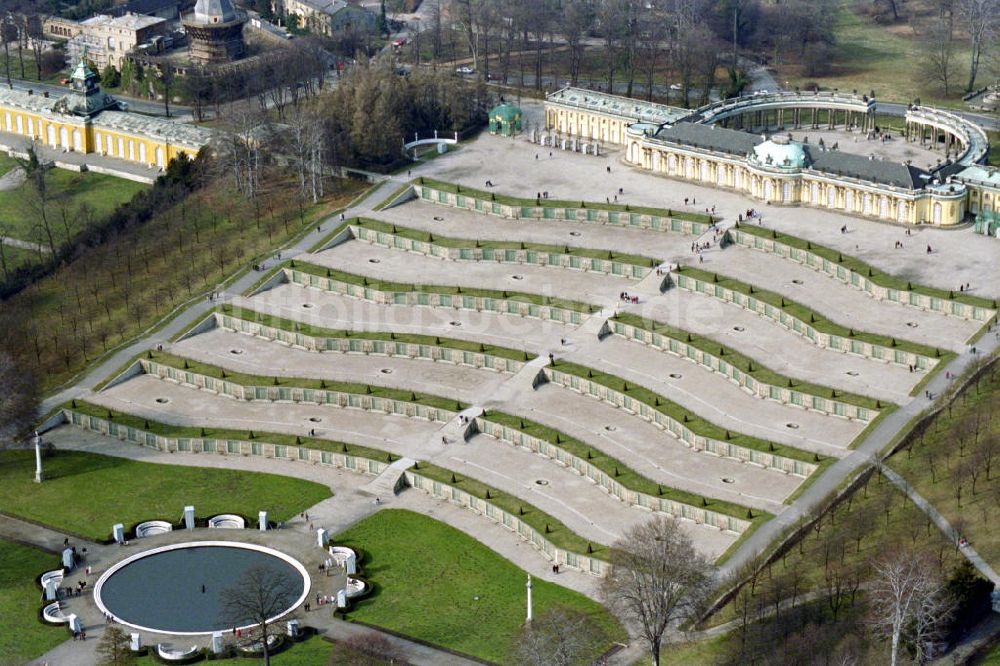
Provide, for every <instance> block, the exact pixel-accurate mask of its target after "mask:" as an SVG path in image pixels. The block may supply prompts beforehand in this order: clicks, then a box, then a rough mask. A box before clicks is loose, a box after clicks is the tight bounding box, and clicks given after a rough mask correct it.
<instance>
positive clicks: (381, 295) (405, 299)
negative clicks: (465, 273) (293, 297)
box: [284, 268, 587, 325]
mask: <svg viewBox="0 0 1000 666" xmlns="http://www.w3.org/2000/svg"><path fill="white" fill-rule="evenodd" d="M284 273H285V276H286V278H287V279H288V280H289V281H290V282H291V283H292V284H298V285H302V286H305V287H313V288H315V289H322V290H324V291H329V292H333V293H336V294H343V295H345V296H351V297H353V298H359V299H362V300H366V301H369V302H372V303H378V304H380V305H408V306H416V305H426V306H430V307H441V308H452V309H455V310H475V311H478V312H495V313H497V314H510V315H517V316H520V317H532V318H535V319H542V320H550V321H558V322H561V323H563V324H573V325H578V324H581V323H583V319H584V317H586V316H587V315H586V314H585V313H583V312H580V311H577V310H570V309H568V308H562V307H558V306H555V305H543V304H536V303H531V302H528V301H518V300H509V299H505V298H493V297H489V296H474V295H467V294H447V293H435V292H434V291H427V290H433V287H432V286H428V287H426V289H427V290H423V291H380V290H378V289H375V288H373V287H370V286H365V285H359V284H354V283H351V282H344V281H342V280H338V279H336V278H333V277H323V276H321V275H314V274H312V273H306V272H304V271H300V270H296V269H294V268H285V269H284Z"/></svg>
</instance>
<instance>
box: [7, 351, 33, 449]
mask: <svg viewBox="0 0 1000 666" xmlns="http://www.w3.org/2000/svg"><path fill="white" fill-rule="evenodd" d="M7 335H10V331H8V333H7ZM0 386H3V390H0V448H4V447H6V446H9V445H11V444H13V443H14V442H16V441H18V440H19V439H21V438H22V437H24V436H25V435H27V434H28V432H29V431H30V429H31V426H32V424H33V423H34V421H35V415H36V413H37V411H38V390H37V387H36V386H35V379H34V375H33V374H32V372H31V370H30V369H29V368H28V367H26V366H25V365H24V364H22V363H21V362H20V361H19V359H17V358H15V357H14V356H13V355H11V354H10V353H9V352H7V351H6V350H3V349H0Z"/></svg>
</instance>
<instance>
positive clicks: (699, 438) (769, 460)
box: [542, 366, 817, 477]
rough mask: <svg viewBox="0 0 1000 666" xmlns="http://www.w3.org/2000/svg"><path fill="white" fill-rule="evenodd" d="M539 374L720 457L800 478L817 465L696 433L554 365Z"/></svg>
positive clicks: (619, 393)
mask: <svg viewBox="0 0 1000 666" xmlns="http://www.w3.org/2000/svg"><path fill="white" fill-rule="evenodd" d="M542 373H543V374H544V375H545V378H546V379H547V380H548V381H550V382H552V383H553V384H558V385H559V386H565V387H567V388H570V389H573V390H574V391H577V392H578V393H581V394H583V395H589V396H591V397H592V398H597V399H598V400H603V401H605V402H608V403H611V404H612V405H614V406H615V407H620V408H622V409H625V410H627V411H629V412H632V413H633V414H636V415H637V416H639V417H640V418H643V419H645V420H646V421H649V422H650V423H652V424H654V425H657V426H659V427H660V428H663V429H664V430H667V431H669V432H670V433H671V434H673V435H674V436H675V437H677V438H678V439H679V440H680V441H682V442H684V443H685V444H686V445H687V446H689V447H691V448H693V449H694V450H695V451H707V452H708V453H714V454H715V455H717V456H720V457H723V458H734V459H736V460H739V461H740V462H748V463H753V464H756V465H760V466H761V467H764V468H769V469H775V470H778V471H781V472H785V473H786V474H794V475H795V476H801V477H807V476H809V475H810V474H812V473H813V472H814V471H816V467H817V466H816V465H815V464H813V463H808V462H804V461H802V460H795V459H793V458H786V457H784V456H779V455H775V454H773V453H769V452H766V451H758V450H757V449H751V448H747V447H744V446H739V445H737V444H733V443H731V442H724V441H720V440H716V439H711V438H709V437H705V436H703V435H698V434H696V433H695V432H693V431H692V430H691V429H690V428H688V427H687V426H685V425H684V424H683V423H681V422H680V421H678V420H677V419H674V418H672V417H670V416H667V415H666V414H664V413H663V412H661V411H660V410H658V409H656V408H655V407H654V406H652V405H647V404H646V403H644V402H641V401H639V400H636V399H635V398H632V397H631V396H628V395H625V394H624V393H622V392H621V391H616V390H614V389H610V388H608V387H607V386H605V385H603V384H600V383H598V382H595V381H591V380H589V379H586V378H584V377H579V376H577V375H572V374H569V373H566V372H561V371H560V370H559V369H558V366H557V367H556V368H552V367H545V368H542Z"/></svg>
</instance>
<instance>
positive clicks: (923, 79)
mask: <svg viewBox="0 0 1000 666" xmlns="http://www.w3.org/2000/svg"><path fill="white" fill-rule="evenodd" d="M841 4H842V6H841V9H840V12H839V14H838V21H837V24H836V27H835V28H834V34H835V37H836V40H837V45H836V47H835V49H834V54H833V58H832V64H831V73H830V75H829V76H806V75H805V73H804V72H802V70H801V68H800V67H799V66H798V63H799V58H798V57H794V56H789V57H788V58H787V59H786V62H785V63H779V64H778V66H777V70H778V71H777V74H776V78H777V79H778V81H779V83H780V84H781V85H784V83H785V81H788V83H789V84H790V85H791V86H796V85H798V86H802V85H804V84H806V83H807V82H809V81H815V82H816V83H818V84H819V85H820V86H821V87H822V88H824V89H828V90H832V89H834V88H839V89H840V90H841V91H851V90H857V91H858V93H864V94H868V92H869V91H870V90H874V91H875V95H876V97H877V98H878V99H885V100H887V101H888V100H892V101H895V102H904V103H905V102H912V101H913V99H914V98H916V97H919V98H920V100H921V102H923V103H924V104H936V105H950V106H961V105H962V102H961V95H962V87H963V86H964V85H965V82H966V80H967V79H968V75H969V49H968V41H967V40H965V39H962V38H961V37H960V36H956V41H955V74H954V80H953V85H952V88H951V90H950V95H949V97H947V98H945V97H944V96H943V94H942V92H941V91H939V90H937V89H936V86H935V84H934V82H932V81H930V80H929V79H930V77H929V76H928V75H927V74H926V71H925V69H924V66H923V65H922V64H921V57H922V54H921V47H922V46H923V44H922V42H921V36H920V35H917V34H914V31H913V30H912V29H911V28H910V26H908V25H907V24H906V23H904V22H900V23H898V24H895V25H889V26H886V25H881V24H876V23H874V22H873V21H872V20H871V19H869V18H868V17H864V16H860V15H858V14H857V13H856V12H855V11H854V8H855V6H856V5H857V4H858V3H856V2H855V0H842V3H841ZM907 9H908V7H907V6H904V11H906V10H907ZM985 83H986V77H985V76H983V75H982V74H981V75H980V82H979V85H983V84H985Z"/></svg>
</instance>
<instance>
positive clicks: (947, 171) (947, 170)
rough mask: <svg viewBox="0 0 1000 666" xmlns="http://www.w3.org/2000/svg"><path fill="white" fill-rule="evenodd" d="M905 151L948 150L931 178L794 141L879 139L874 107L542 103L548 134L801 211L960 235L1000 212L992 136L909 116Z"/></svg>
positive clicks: (557, 97) (561, 98) (792, 99)
mask: <svg viewBox="0 0 1000 666" xmlns="http://www.w3.org/2000/svg"><path fill="white" fill-rule="evenodd" d="M905 121H906V124H905V127H906V131H905V137H904V139H905V140H906V141H911V142H919V143H920V144H921V145H922V146H925V147H931V148H935V149H941V150H943V152H944V153H945V159H943V160H941V161H940V163H939V164H938V165H937V166H936V167H935V168H933V169H920V168H917V167H916V166H913V165H912V164H910V163H909V162H906V163H904V162H893V161H889V160H884V159H877V158H875V157H866V156H863V155H857V154H853V153H849V152H844V151H840V150H836V149H835V148H836V146H833V147H829V146H823V145H818V144H813V145H811V144H809V143H806V142H804V141H795V140H793V139H792V138H791V134H790V131H791V130H803V129H808V128H813V129H834V128H837V127H842V128H845V129H852V130H857V131H860V132H870V131H873V130H874V128H875V100H874V99H873V98H869V97H868V96H859V95H845V94H839V93H820V94H816V93H799V92H794V93H777V94H770V95H755V96H751V97H743V98H737V99H734V100H723V101H721V102H716V103H713V104H709V105H707V106H705V107H701V108H699V109H695V110H688V109H678V108H676V107H671V106H667V105H662V104H652V103H648V102H640V101H636V100H632V99H629V98H625V97H619V96H616V95H607V94H604V93H597V92H592V91H588V90H580V89H576V88H566V89H563V90H560V91H557V92H555V93H552V94H550V95H548V96H547V98H546V102H545V122H546V129H547V130H548V131H550V132H555V133H557V134H560V135H565V136H567V137H571V138H578V139H580V140H582V141H603V142H606V143H612V144H617V145H620V146H622V147H624V149H625V158H624V161H625V162H626V163H627V164H630V165H632V166H635V167H637V168H641V169H645V170H648V171H652V172H654V173H657V174H661V175H664V176H667V177H670V178H676V179H679V180H686V181H691V182H695V183H699V184H702V185H706V186H709V187H718V188H724V189H730V190H735V191H737V192H741V193H743V194H746V195H748V196H751V197H753V198H755V199H758V200H761V201H764V202H766V203H768V204H772V205H800V206H813V207H816V208H825V209H828V210H833V211H837V212H842V213H847V214H850V215H858V216H863V217H871V218H876V219H881V220H886V221H891V222H898V223H905V224H935V225H942V226H944V225H953V224H958V223H960V222H962V221H964V220H965V218H966V215H967V214H972V215H977V214H978V215H980V216H982V215H993V214H995V213H996V211H997V210H998V207H1000V172H997V171H996V170H993V169H990V168H988V167H983V166H981V165H980V164H981V163H982V162H984V161H985V158H986V155H987V154H988V152H989V143H988V140H987V138H986V135H985V133H984V132H983V131H982V130H981V129H980V128H979V127H977V126H976V125H974V124H972V123H970V122H967V121H965V120H964V119H963V118H961V117H960V116H957V115H955V114H951V113H947V112H944V111H939V110H936V109H927V108H922V107H920V108H918V107H912V108H911V109H909V110H908V111H907V113H906V118H905Z"/></svg>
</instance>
